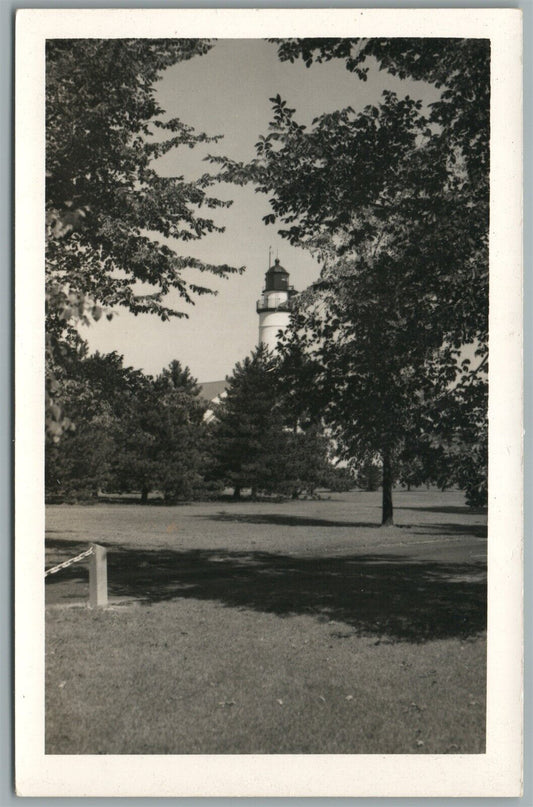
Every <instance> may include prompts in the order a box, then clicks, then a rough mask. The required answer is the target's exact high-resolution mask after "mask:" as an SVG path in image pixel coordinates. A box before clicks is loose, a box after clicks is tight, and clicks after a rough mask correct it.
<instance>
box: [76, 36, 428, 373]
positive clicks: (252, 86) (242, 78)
mask: <svg viewBox="0 0 533 807" xmlns="http://www.w3.org/2000/svg"><path fill="white" fill-rule="evenodd" d="M385 88H387V89H392V90H395V91H396V92H398V94H400V95H406V94H409V95H411V96H412V97H413V96H414V97H416V98H421V99H423V100H424V101H426V102H427V101H429V100H431V91H430V90H429V88H428V87H427V86H426V85H424V84H421V83H417V82H413V81H410V80H409V81H402V80H399V79H396V78H394V77H392V76H390V75H389V74H387V73H385V72H384V71H383V72H381V71H379V70H378V69H377V67H376V66H374V67H372V66H371V69H370V72H369V77H368V81H366V82H362V81H360V80H359V79H358V78H357V77H356V76H354V75H353V74H351V73H349V72H348V71H347V70H346V68H345V66H344V62H342V61H332V62H328V63H324V64H317V65H312V66H311V67H310V68H306V67H305V65H304V64H303V63H302V62H301V61H300V62H295V63H294V64H290V63H289V62H280V61H279V60H278V58H277V50H276V46H275V45H274V44H272V43H269V42H267V41H265V40H260V39H241V40H236V39H233V40H232V39H224V40H218V41H217V42H216V43H215V44H214V46H213V48H212V49H211V50H210V51H209V52H208V53H207V54H206V55H204V56H195V57H193V58H192V59H191V60H189V61H187V62H180V63H179V64H177V65H175V66H174V67H172V68H170V69H168V70H167V71H166V72H165V74H164V75H163V77H162V78H161V80H160V82H159V84H158V87H157V94H158V100H159V102H160V104H161V106H162V107H163V109H165V110H166V112H167V113H168V115H169V117H179V118H180V119H181V120H182V121H183V122H185V123H187V124H188V125H192V126H194V127H195V128H196V129H197V130H198V131H199V132H201V131H203V132H206V133H207V134H209V135H215V134H216V135H223V139H222V140H220V141H219V142H217V143H210V144H200V145H199V146H198V147H197V148H195V149H189V148H178V149H174V150H172V151H171V152H168V153H167V154H166V155H165V157H164V158H162V159H160V160H159V161H158V162H157V165H156V168H157V170H158V172H159V173H160V174H161V175H164V176H176V175H183V176H185V178H186V179H191V180H192V179H194V178H195V177H197V176H200V175H201V174H203V173H205V172H206V171H209V170H213V172H214V170H215V168H212V169H211V168H210V166H209V165H208V163H206V162H205V161H204V158H205V156H206V155H207V154H208V153H211V154H225V155H227V156H229V157H231V158H232V159H235V160H249V159H250V158H252V157H253V156H254V153H255V150H254V144H255V143H256V142H257V140H258V137H259V135H260V134H266V133H267V128H268V123H269V121H270V119H271V117H272V115H271V102H270V101H269V100H268V99H269V98H270V97H272V96H275V95H276V94H278V93H279V94H280V95H281V96H282V98H284V99H285V100H286V101H287V102H288V104H289V106H290V107H293V108H295V109H296V119H297V120H298V121H299V122H302V123H304V124H306V125H309V124H311V122H312V119H313V118H314V117H316V116H318V115H320V114H322V113H324V112H331V111H333V110H335V109H341V108H343V107H346V106H352V107H353V108H354V109H356V110H358V109H362V108H363V107H364V106H366V105H367V104H369V103H377V102H378V101H379V99H380V97H381V94H382V92H383V90H384V89H385ZM210 193H211V195H214V196H217V197H219V198H222V199H232V200H233V204H232V206H231V207H230V208H227V209H220V210H214V211H210V214H211V212H212V218H213V219H214V220H215V222H216V223H217V224H218V225H223V226H224V227H225V232H224V233H213V234H210V235H207V236H206V237H204V238H202V239H201V240H199V241H193V242H187V243H186V244H180V243H176V242H169V243H170V244H171V246H174V247H175V248H176V251H177V252H178V254H182V255H191V256H193V257H197V258H199V259H201V260H204V261H206V262H210V263H217V264H218V263H226V264H229V265H232V266H245V267H246V271H245V272H244V274H242V275H233V276H231V277H229V278H227V279H221V278H217V277H215V276H211V275H202V276H201V279H200V278H199V277H196V278H195V276H194V272H193V271H192V270H191V272H190V273H187V275H186V277H187V278H188V279H190V280H193V281H194V280H200V281H201V283H203V284H205V285H208V286H209V287H210V288H212V289H215V290H217V292H218V293H217V295H216V296H203V297H201V298H197V302H196V305H194V306H190V305H186V304H184V303H182V302H181V301H180V300H179V298H178V297H177V295H175V296H172V295H170V296H169V297H168V298H167V301H168V302H169V303H170V304H172V305H174V306H175V307H176V308H179V309H180V310H182V311H186V313H187V314H188V318H187V319H185V318H173V319H171V320H170V322H161V321H160V320H159V319H157V318H156V317H154V316H151V315H139V316H137V317H135V316H133V315H132V314H130V313H128V312H127V311H126V310H125V309H120V310H119V311H118V313H117V314H116V315H115V316H114V317H113V319H112V320H111V321H108V320H105V319H104V318H102V319H101V320H100V321H99V322H98V323H93V324H91V326H90V327H88V328H82V335H83V337H84V338H85V339H87V341H88V343H89V347H90V349H91V350H92V351H94V350H99V351H100V352H110V351H112V350H116V351H118V352H119V353H121V354H122V355H123V356H124V361H125V364H126V365H127V366H132V367H134V368H136V369H141V370H143V371H144V372H146V373H150V374H157V373H159V372H160V371H161V369H162V368H163V367H165V366H167V365H168V364H169V363H170V362H171V361H172V360H173V359H178V360H179V361H180V362H181V363H182V365H187V366H188V367H189V368H190V370H191V372H192V374H193V376H195V377H196V378H197V379H198V380H199V381H200V382H208V381H215V380H219V379H223V378H224V377H225V376H226V375H229V374H230V373H231V371H232V369H233V367H234V366H235V364H236V362H238V361H241V360H242V359H243V358H244V357H245V356H247V355H249V354H250V352H251V351H252V350H253V348H254V347H255V346H256V344H257V338H258V315H257V313H256V309H255V303H256V300H257V299H258V297H259V295H260V294H261V291H262V289H263V284H264V274H265V272H266V271H267V269H268V260H269V248H271V249H272V257H273V258H275V257H279V260H280V263H281V264H282V265H283V266H284V267H285V269H287V271H288V272H289V274H290V283H291V284H292V285H294V287H295V288H296V289H297V290H302V289H304V288H305V287H306V286H308V285H309V284H310V283H312V282H313V280H315V279H316V278H317V276H318V274H319V271H320V267H319V266H318V264H317V263H316V262H315V261H314V260H313V258H312V256H311V255H310V254H309V253H308V252H306V251H304V250H302V249H298V248H295V247H292V246H290V244H289V243H288V242H287V241H285V240H284V239H282V238H280V237H279V236H278V235H277V232H276V225H274V226H272V225H270V226H266V225H265V224H264V223H263V221H262V217H263V216H265V215H266V214H267V213H269V212H270V208H269V204H268V198H267V197H266V196H265V195H263V194H257V193H255V191H254V189H253V187H252V186H247V187H244V188H241V187H237V186H230V185H222V184H219V185H216V186H214V187H213V188H212V189H211V191H210Z"/></svg>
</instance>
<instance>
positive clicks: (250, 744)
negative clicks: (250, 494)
mask: <svg viewBox="0 0 533 807" xmlns="http://www.w3.org/2000/svg"><path fill="white" fill-rule="evenodd" d="M379 499H380V497H379V494H369V493H363V492H353V493H345V494H332V495H331V497H330V498H327V499H323V500H321V501H294V502H293V501H291V502H282V503H278V502H259V503H258V502H255V503H254V502H247V501H243V502H235V503H233V502H230V501H228V502H211V503H202V504H192V505H184V506H178V507H165V506H157V505H154V506H148V507H141V506H139V505H131V504H127V505H118V504H117V505H111V504H99V505H95V506H87V507H84V506H68V505H65V506H51V507H49V508H48V509H47V536H46V538H47V540H46V550H47V551H46V565H47V567H48V566H51V565H53V564H55V563H57V562H60V561H62V560H64V559H67V558H69V557H72V556H74V555H75V554H77V553H78V552H80V551H82V550H83V549H84V548H86V546H87V542H88V541H96V542H97V543H102V544H104V545H106V546H107V547H108V550H109V552H108V574H109V594H110V598H111V599H110V602H111V607H110V608H108V609H106V610H99V611H94V612H91V611H89V610H88V609H87V608H86V602H87V592H88V582H87V569H86V567H85V566H84V565H83V564H81V563H80V564H76V565H74V566H71V567H69V568H68V569H65V570H64V571H62V572H60V573H58V574H57V575H52V576H50V577H48V578H47V586H46V597H47V609H46V610H47V645H46V652H47V664H46V684H47V688H46V694H47V705H46V749H47V752H48V753H91V754H98V753H114V754H121V753H127V754H136V753H159V754H165V753H175V754H179V753H482V752H483V750H484V743H485V653H486V647H485V638H484V631H485V624H486V527H485V523H486V516H485V514H483V513H481V512H477V513H476V512H473V511H471V510H469V509H468V508H466V507H465V506H464V497H463V495H462V494H461V493H458V492H446V493H437V492H435V491H425V490H423V491H422V490H420V491H415V492H411V493H407V492H400V491H398V492H396V494H395V504H396V510H395V519H396V526H394V527H390V528H380V527H379V516H380V500H379Z"/></svg>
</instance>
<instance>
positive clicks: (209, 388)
mask: <svg viewBox="0 0 533 807" xmlns="http://www.w3.org/2000/svg"><path fill="white" fill-rule="evenodd" d="M226 385H227V382H226V379H224V380H222V381H206V382H205V384H200V398H203V399H204V400H205V401H214V399H215V398H216V397H217V396H218V395H220V394H221V393H222V392H224V390H225V389H226Z"/></svg>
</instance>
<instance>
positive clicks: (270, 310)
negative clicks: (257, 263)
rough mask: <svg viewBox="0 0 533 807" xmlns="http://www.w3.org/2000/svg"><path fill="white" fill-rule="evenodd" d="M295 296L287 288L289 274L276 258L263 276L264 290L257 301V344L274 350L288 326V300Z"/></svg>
mask: <svg viewBox="0 0 533 807" xmlns="http://www.w3.org/2000/svg"><path fill="white" fill-rule="evenodd" d="M294 294H296V292H295V291H294V288H293V287H292V286H289V273H288V272H287V270H286V269H284V268H283V266H280V263H279V260H278V259H277V258H276V260H275V261H274V266H271V267H270V269H269V270H268V272H267V273H266V274H265V288H264V290H263V293H262V295H261V297H260V298H259V300H258V301H257V313H258V314H259V344H263V345H265V346H266V347H267V348H268V349H269V350H272V351H274V350H276V347H277V344H278V334H279V332H280V331H284V330H285V328H286V327H287V326H288V324H289V300H290V298H291V297H292V296H293V295H294Z"/></svg>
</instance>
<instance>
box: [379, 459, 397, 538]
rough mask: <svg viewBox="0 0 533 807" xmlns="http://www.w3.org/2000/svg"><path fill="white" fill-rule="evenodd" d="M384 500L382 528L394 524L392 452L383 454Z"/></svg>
mask: <svg viewBox="0 0 533 807" xmlns="http://www.w3.org/2000/svg"><path fill="white" fill-rule="evenodd" d="M382 490H383V498H382V506H381V526H382V527H388V526H390V525H391V524H394V521H393V519H392V465H391V458H390V451H389V450H388V449H387V450H385V451H384V452H383V483H382Z"/></svg>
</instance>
